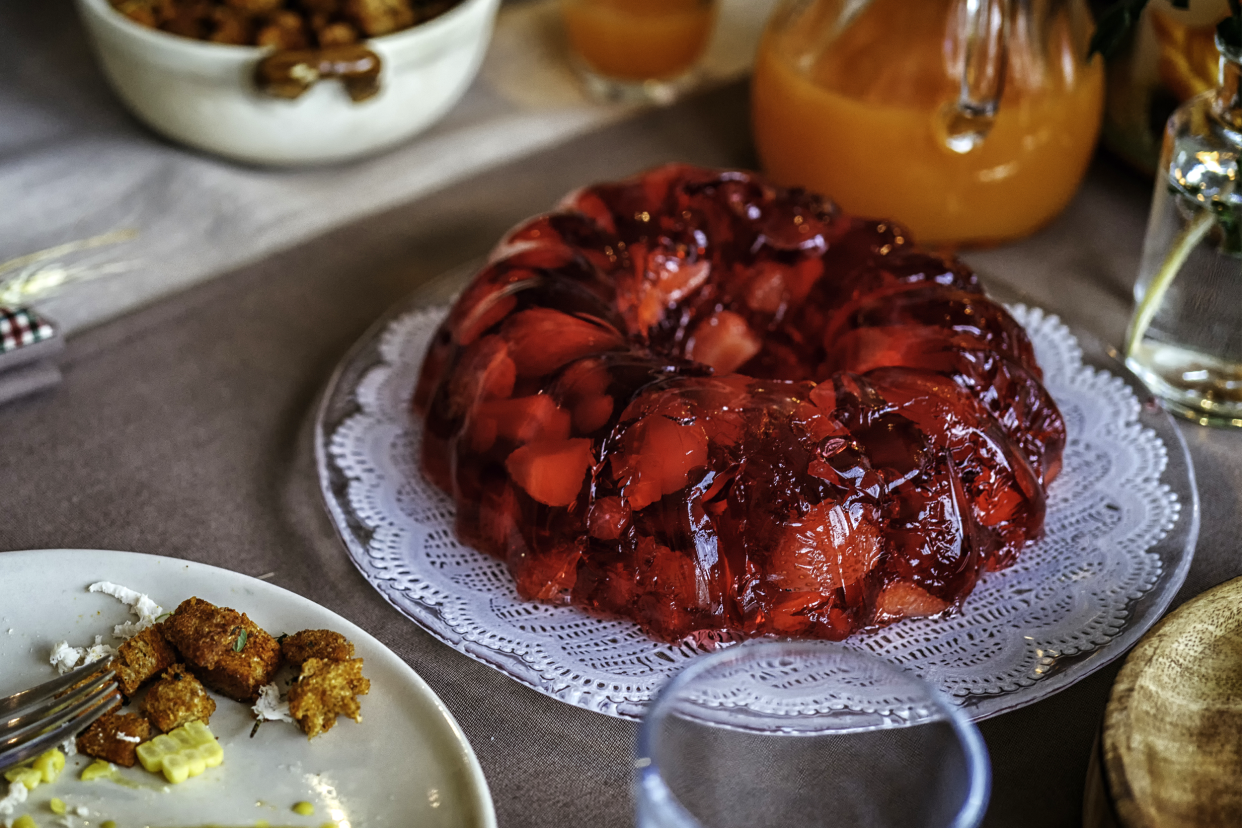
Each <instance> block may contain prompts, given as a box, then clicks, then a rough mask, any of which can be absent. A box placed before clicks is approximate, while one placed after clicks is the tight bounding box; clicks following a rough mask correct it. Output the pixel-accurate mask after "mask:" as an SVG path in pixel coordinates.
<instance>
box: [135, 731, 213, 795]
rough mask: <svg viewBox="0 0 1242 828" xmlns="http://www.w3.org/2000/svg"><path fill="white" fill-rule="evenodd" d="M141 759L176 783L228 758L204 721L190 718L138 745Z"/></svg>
mask: <svg viewBox="0 0 1242 828" xmlns="http://www.w3.org/2000/svg"><path fill="white" fill-rule="evenodd" d="M137 752H138V761H139V762H142V766H143V767H144V768H146V769H147V770H149V771H151V772H152V773H161V772H162V773H163V774H164V778H165V779H167V780H168V781H169V782H171V783H172V784H174V785H176V784H177V783H179V782H184V781H185V780H186V779H189V778H190V777H191V776H198V775H199V774H200V773H202V772H203V771H204V770H206V769H207V768H214V767H215V766H216V765H219V764H220V763H221V762H223V761H224V751H223V750H222V749H221V747H220V743H219V742H217V741H216V737H215V736H213V735H212V734H211V730H209V729H208V728H207V725H205V724H203V723H202V722H187V723H186V724H183V725H182V726H181V727H178V728H176V729H174V730H171V731H169V732H168V733H165V734H163V735H162V736H156V737H155V738H154V739H152V740H151V741H149V742H143V743H142V744H140V745H139V746H138V750H137Z"/></svg>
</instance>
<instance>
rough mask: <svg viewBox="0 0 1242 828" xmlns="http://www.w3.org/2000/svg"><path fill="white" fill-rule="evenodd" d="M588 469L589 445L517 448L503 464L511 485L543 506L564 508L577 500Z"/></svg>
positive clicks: (552, 443)
mask: <svg viewBox="0 0 1242 828" xmlns="http://www.w3.org/2000/svg"><path fill="white" fill-rule="evenodd" d="M590 466H591V441H590V440H585V439H577V440H547V441H543V442H538V443H530V444H528V445H525V446H521V447H520V448H517V449H515V450H514V451H513V453H512V454H510V455H509V459H508V460H506V461H505V468H506V469H507V470H508V472H509V475H510V477H512V478H513V482H514V483H517V484H518V485H519V486H521V487H522V488H523V489H525V490H526V493H527V494H528V495H530V496H531V497H532V498H534V499H535V500H537V501H539V502H540V503H543V504H545V505H547V506H561V507H564V506H568V505H570V504H571V503H573V502H574V501H576V500H577V499H578V494H579V493H580V492H581V490H582V484H583V482H584V480H585V478H586V473H587V469H589V468H590Z"/></svg>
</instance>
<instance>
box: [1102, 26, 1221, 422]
mask: <svg viewBox="0 0 1242 828" xmlns="http://www.w3.org/2000/svg"><path fill="white" fill-rule="evenodd" d="M1217 48H1218V49H1219V50H1220V53H1221V59H1220V88H1219V89H1216V90H1214V91H1210V92H1205V93H1203V94H1201V95H1199V96H1197V97H1194V98H1191V99H1190V100H1188V101H1186V102H1185V103H1184V104H1182V105H1181V106H1180V107H1178V108H1177V110H1176V111H1175V112H1174V113H1173V115H1172V117H1170V118H1169V122H1168V125H1167V127H1166V128H1165V134H1164V148H1163V151H1162V154H1161V158H1160V168H1159V169H1160V173H1159V174H1158V175H1157V176H1156V188H1155V193H1154V195H1153V197H1152V206H1151V218H1150V220H1149V221H1148V225H1147V238H1146V240H1145V242H1144V246H1143V260H1142V263H1141V264H1140V266H1139V278H1138V281H1137V283H1136V284H1135V286H1134V299H1135V310H1134V316H1133V317H1132V318H1131V320H1130V329H1129V331H1128V333H1127V335H1126V345H1125V354H1126V365H1127V366H1128V367H1129V368H1130V370H1131V371H1133V372H1134V373H1135V374H1137V375H1138V376H1139V378H1140V379H1142V380H1143V382H1144V383H1146V384H1147V386H1148V388H1150V389H1151V390H1152V392H1153V393H1155V394H1157V395H1158V396H1160V397H1161V398H1163V399H1164V401H1165V404H1166V405H1167V406H1168V407H1169V408H1170V409H1171V410H1173V411H1174V412H1176V413H1178V414H1181V415H1183V416H1186V417H1190V418H1191V419H1194V420H1196V421H1198V422H1200V423H1203V424H1205V425H1206V424H1215V425H1233V426H1242V192H1240V191H1239V180H1238V166H1239V159H1242V53H1239V51H1238V50H1236V49H1232V48H1229V47H1227V46H1226V45H1225V44H1223V43H1221V42H1220V41H1217Z"/></svg>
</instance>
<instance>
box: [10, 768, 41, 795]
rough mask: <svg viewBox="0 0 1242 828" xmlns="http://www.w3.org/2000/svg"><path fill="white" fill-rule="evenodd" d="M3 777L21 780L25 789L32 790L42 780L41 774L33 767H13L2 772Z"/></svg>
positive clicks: (12, 780)
mask: <svg viewBox="0 0 1242 828" xmlns="http://www.w3.org/2000/svg"><path fill="white" fill-rule="evenodd" d="M4 778H5V779H7V780H9V781H10V782H21V783H22V784H23V785H25V786H26V790H28V791H33V790H34V789H35V788H37V787H39V783H40V782H42V781H43V774H42V773H40V772H39V771H37V770H35V769H34V768H13V770H9V771H5V772H4Z"/></svg>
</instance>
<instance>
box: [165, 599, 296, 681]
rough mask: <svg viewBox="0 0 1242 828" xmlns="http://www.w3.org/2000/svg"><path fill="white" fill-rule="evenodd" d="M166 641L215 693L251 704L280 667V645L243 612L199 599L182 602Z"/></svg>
mask: <svg viewBox="0 0 1242 828" xmlns="http://www.w3.org/2000/svg"><path fill="white" fill-rule="evenodd" d="M164 637H165V638H167V639H168V641H169V643H171V644H172V645H173V647H175V648H176V650H177V652H179V653H180V654H181V657H182V658H183V659H184V660H185V662H186V664H187V665H189V667H190V669H191V670H193V671H194V673H195V674H196V675H197V676H198V677H199V678H200V679H202V681H203V683H204V684H206V685H207V686H208V687H210V688H211V689H213V690H216V691H218V692H220V693H223V694H224V695H226V696H228V697H229V698H232V699H236V700H237V701H249V702H252V701H254V700H255V699H256V698H258V696H259V688H260V687H262V686H263V685H265V684H269V683H271V681H272V677H273V675H274V674H275V672H276V669H277V668H278V667H279V666H280V645H279V644H277V643H276V639H274V638H272V637H271V636H270V635H268V634H267V633H266V632H264V631H263V630H262V629H261V628H260V627H259V625H258V624H255V623H254V622H253V621H251V620H250V618H249V617H248V616H247V615H245V614H244V613H240V612H237V611H236V610H232V609H229V608H228V607H217V606H216V605H214V604H212V603H210V602H208V601H203V600H201V599H199V598H189V599H187V600H185V601H182V602H181V605H180V606H178V607H177V609H176V611H175V612H174V613H173V614H172V617H171V618H169V619H168V621H166V622H165V630H164Z"/></svg>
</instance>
